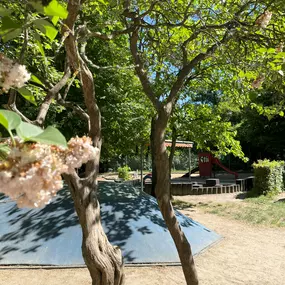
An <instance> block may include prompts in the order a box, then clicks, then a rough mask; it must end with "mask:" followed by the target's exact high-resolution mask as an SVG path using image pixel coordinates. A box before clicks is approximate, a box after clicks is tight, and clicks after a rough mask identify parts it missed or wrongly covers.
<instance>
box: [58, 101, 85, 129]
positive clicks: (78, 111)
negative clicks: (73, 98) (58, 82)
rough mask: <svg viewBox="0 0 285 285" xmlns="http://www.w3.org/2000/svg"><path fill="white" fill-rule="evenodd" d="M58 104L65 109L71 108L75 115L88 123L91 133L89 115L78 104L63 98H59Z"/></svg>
mask: <svg viewBox="0 0 285 285" xmlns="http://www.w3.org/2000/svg"><path fill="white" fill-rule="evenodd" d="M57 103H58V104H60V105H61V106H63V107H65V108H71V109H72V110H73V111H74V113H76V114H77V115H79V117H80V118H81V119H83V120H85V121H86V122H87V125H88V129H87V130H88V132H89V131H90V118H89V115H88V114H87V113H86V112H85V111H84V110H83V109H82V108H81V107H80V106H79V105H77V104H75V103H73V102H69V101H65V100H63V99H62V98H61V97H59V98H58V100H57Z"/></svg>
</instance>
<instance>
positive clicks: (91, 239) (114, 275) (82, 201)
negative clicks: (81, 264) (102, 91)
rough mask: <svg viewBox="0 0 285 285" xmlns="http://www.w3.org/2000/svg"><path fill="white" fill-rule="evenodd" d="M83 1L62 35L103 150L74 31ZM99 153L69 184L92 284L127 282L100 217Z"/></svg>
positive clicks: (72, 6) (76, 0)
mask: <svg viewBox="0 0 285 285" xmlns="http://www.w3.org/2000/svg"><path fill="white" fill-rule="evenodd" d="M83 2H84V0H69V1H68V5H67V10H68V16H67V18H66V20H65V23H64V25H63V26H62V35H63V36H64V35H65V34H66V33H67V34H68V36H67V37H66V39H65V42H64V46H65V51H66V54H67V58H68V62H69V64H70V68H71V70H72V72H73V74H75V73H77V76H78V78H79V80H80V82H81V86H82V91H83V99H84V103H85V106H86V109H87V113H88V116H89V130H88V135H89V137H90V138H91V139H92V141H93V146H94V147H97V148H98V149H99V150H101V143H102V139H101V113H100V110H99V107H98V105H97V102H96V96H95V87H94V79H93V74H92V73H91V71H90V70H89V68H88V66H87V65H86V64H85V62H84V61H83V60H82V58H81V57H80V54H79V52H78V46H77V44H78V43H77V42H78V41H77V40H78V39H77V38H76V33H75V22H76V19H77V16H78V14H79V11H80V9H81V4H82V3H83ZM99 159H100V154H98V156H97V157H96V158H95V159H94V160H91V161H89V162H88V163H87V164H86V168H85V173H84V178H79V177H78V176H77V174H76V173H75V172H74V173H73V174H72V175H65V176H64V178H65V181H66V182H67V183H68V185H69V187H70V192H71V195H72V198H73V201H74V206H75V210H76V212H77V215H78V218H79V223H80V225H81V228H82V235H83V238H82V255H83V258H84V261H85V263H86V265H87V267H88V270H89V272H90V275H91V278H92V285H121V284H124V272H123V258H122V254H121V251H120V249H119V248H118V247H113V246H112V245H111V244H110V243H109V241H108V239H107V236H106V235H105V233H104V231H103V228H102V224H101V218H100V206H99V202H98V199H97V189H98V184H97V181H96V179H97V174H98V172H99Z"/></svg>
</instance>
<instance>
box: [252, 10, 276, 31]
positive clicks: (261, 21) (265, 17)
mask: <svg viewBox="0 0 285 285" xmlns="http://www.w3.org/2000/svg"><path fill="white" fill-rule="evenodd" d="M271 17H272V12H269V11H265V12H264V13H263V14H262V15H260V16H259V17H258V18H257V19H256V21H255V24H256V25H257V26H259V27H261V28H263V29H265V28H266V27H267V26H268V24H269V22H270V20H271Z"/></svg>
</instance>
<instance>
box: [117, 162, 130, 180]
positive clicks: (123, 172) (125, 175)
mask: <svg viewBox="0 0 285 285" xmlns="http://www.w3.org/2000/svg"><path fill="white" fill-rule="evenodd" d="M130 171H131V169H130V167H129V166H128V165H125V166H123V167H119V168H118V176H119V178H122V179H124V180H130V177H131V176H130V173H129V172H130Z"/></svg>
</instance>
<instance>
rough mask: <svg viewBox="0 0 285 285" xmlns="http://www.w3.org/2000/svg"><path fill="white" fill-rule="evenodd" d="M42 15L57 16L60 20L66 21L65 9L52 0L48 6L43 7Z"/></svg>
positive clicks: (55, 0) (66, 13)
mask: <svg viewBox="0 0 285 285" xmlns="http://www.w3.org/2000/svg"><path fill="white" fill-rule="evenodd" d="M44 13H45V14H46V15H48V16H58V17H60V18H61V19H66V18H67V15H68V12H67V10H66V8H65V7H64V6H62V5H61V4H59V3H58V1H57V0H52V1H51V2H50V3H49V5H48V6H46V7H44Z"/></svg>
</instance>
